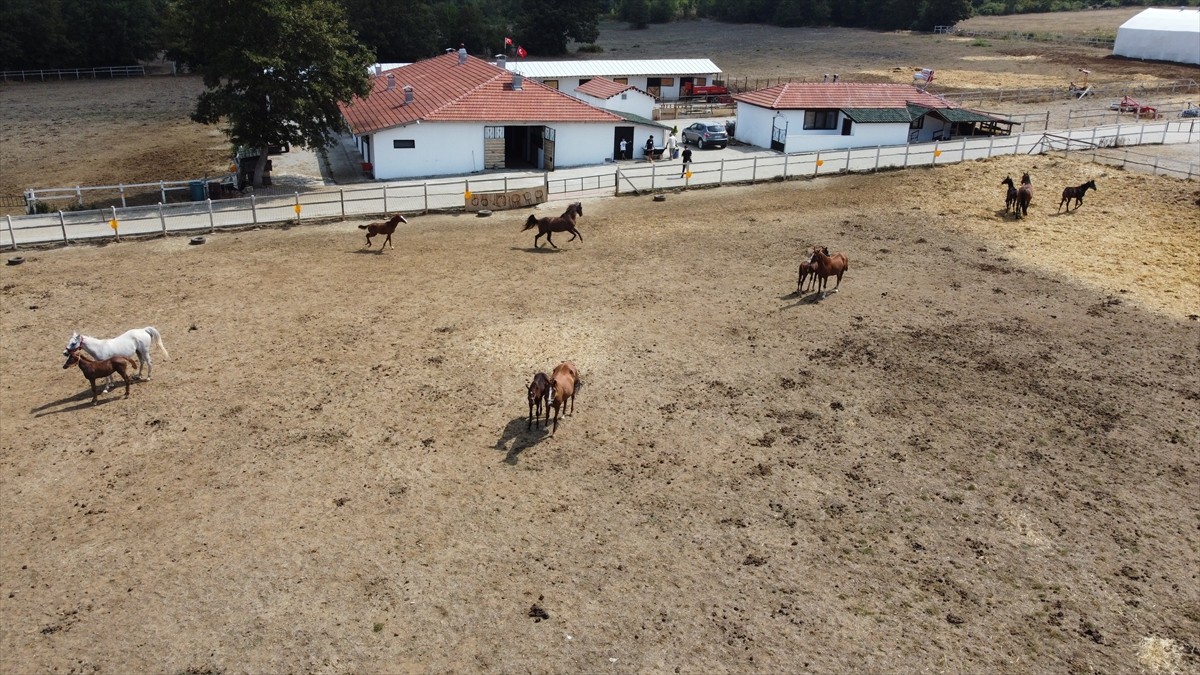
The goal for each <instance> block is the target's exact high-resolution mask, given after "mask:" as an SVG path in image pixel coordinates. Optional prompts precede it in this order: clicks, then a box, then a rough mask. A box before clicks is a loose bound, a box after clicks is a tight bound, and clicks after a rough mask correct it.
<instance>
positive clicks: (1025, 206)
mask: <svg viewBox="0 0 1200 675" xmlns="http://www.w3.org/2000/svg"><path fill="white" fill-rule="evenodd" d="M1031 201H1033V181H1031V180H1029V174H1027V173H1023V174H1021V187H1020V189H1018V190H1017V208H1015V209H1013V213H1015V214H1016V215H1017V220H1020V219H1021V216H1028V215H1029V202H1031Z"/></svg>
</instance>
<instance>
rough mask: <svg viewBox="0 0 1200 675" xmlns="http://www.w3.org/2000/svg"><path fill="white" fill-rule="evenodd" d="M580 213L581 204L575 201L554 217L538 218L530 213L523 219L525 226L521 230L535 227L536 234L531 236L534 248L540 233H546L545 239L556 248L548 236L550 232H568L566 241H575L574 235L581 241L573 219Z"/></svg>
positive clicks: (581, 209)
mask: <svg viewBox="0 0 1200 675" xmlns="http://www.w3.org/2000/svg"><path fill="white" fill-rule="evenodd" d="M582 215H583V204H581V203H579V202H575V203H573V204H571V205H570V206H568V207H567V210H566V211H563V214H562V215H561V216H558V217H556V218H538V217H537V216H535V215H533V214H530V216H529V218H528V219H526V220H525V227H522V228H521V231H522V232H524V231H525V230H529V229H532V228H534V227H537V229H538V233H537V236H536V237H534V238H533V247H534V248H538V239H540V238H541V237H542V235H546V241H548V242H550V245H551V246H554V248H558V247H557V246H555V245H554V240H553V239H551V238H550V235H551V233H554V232H570V233H571V238H570V239H568V240H567V241H575V237H579V241H581V242H582V241H583V235H582V234H580V233H579V230H576V229H575V219H576V218H578V217H579V216H582Z"/></svg>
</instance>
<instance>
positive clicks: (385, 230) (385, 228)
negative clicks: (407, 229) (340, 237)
mask: <svg viewBox="0 0 1200 675" xmlns="http://www.w3.org/2000/svg"><path fill="white" fill-rule="evenodd" d="M400 223H405V224H407V223H408V221H407V220H405V219H404V216H402V215H400V214H399V213H397V214H396V215H394V216H392V217H391V219H389V220H387V221H386V222H382V223H371V224H369V225H359V226H358V229H360V230H366V231H367V248H371V237H374V236H375V235H377V234H386V235H387V239H384V240H383V244H387V245H388V247H389V248H391V249H393V250H395V248H396V247H395V246H392V233H393V232H395V231H396V226H397V225H399V224H400ZM383 244H380V245H379V250H380V251H382V250H383Z"/></svg>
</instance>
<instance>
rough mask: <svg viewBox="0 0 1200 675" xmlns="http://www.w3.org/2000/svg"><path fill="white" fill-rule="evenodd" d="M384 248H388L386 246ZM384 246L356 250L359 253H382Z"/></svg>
mask: <svg viewBox="0 0 1200 675" xmlns="http://www.w3.org/2000/svg"><path fill="white" fill-rule="evenodd" d="M383 248H387V247H386V246H385V247H383ZM383 248H357V249H354V252H355V253H357V254H358V255H372V254H374V255H380V254H382V253H383Z"/></svg>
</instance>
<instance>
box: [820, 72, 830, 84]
mask: <svg viewBox="0 0 1200 675" xmlns="http://www.w3.org/2000/svg"><path fill="white" fill-rule="evenodd" d="M828 81H829V73H825V77H822V78H821V84H825V83H826V82H828Z"/></svg>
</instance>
